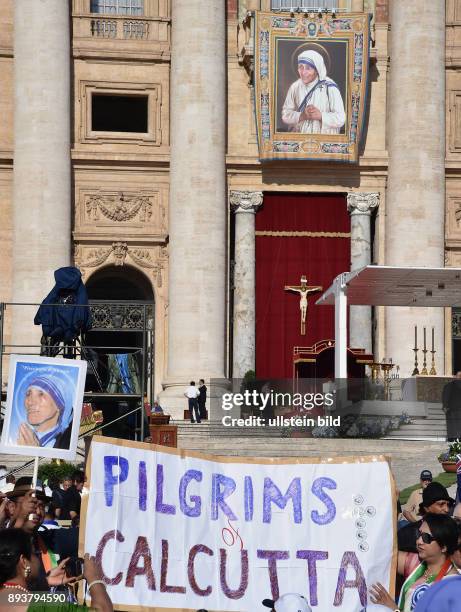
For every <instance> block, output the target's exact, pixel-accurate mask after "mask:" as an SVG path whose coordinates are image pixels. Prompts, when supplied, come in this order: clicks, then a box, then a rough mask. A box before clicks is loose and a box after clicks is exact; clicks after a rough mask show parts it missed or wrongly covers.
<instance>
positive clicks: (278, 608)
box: [262, 593, 312, 612]
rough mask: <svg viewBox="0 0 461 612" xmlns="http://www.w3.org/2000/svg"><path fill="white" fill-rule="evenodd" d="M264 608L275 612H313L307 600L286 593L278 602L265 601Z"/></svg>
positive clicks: (300, 596) (295, 594)
mask: <svg viewBox="0 0 461 612" xmlns="http://www.w3.org/2000/svg"><path fill="white" fill-rule="evenodd" d="M262 604H263V606H266V608H271V609H272V610H275V612H312V608H311V607H310V605H309V604H308V603H307V599H306V598H305V597H303V596H302V595H299V594H298V593H285V595H281V596H280V597H279V598H278V599H277V600H276V601H274V600H273V599H263V602H262Z"/></svg>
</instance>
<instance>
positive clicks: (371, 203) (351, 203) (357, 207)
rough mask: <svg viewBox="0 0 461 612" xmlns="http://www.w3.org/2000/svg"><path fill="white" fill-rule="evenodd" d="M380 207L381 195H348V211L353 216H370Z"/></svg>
mask: <svg viewBox="0 0 461 612" xmlns="http://www.w3.org/2000/svg"><path fill="white" fill-rule="evenodd" d="M378 206H379V193H357V192H353V193H348V194H347V210H348V212H350V213H351V215H370V214H371V211H372V210H373V209H374V208H377V207H378Z"/></svg>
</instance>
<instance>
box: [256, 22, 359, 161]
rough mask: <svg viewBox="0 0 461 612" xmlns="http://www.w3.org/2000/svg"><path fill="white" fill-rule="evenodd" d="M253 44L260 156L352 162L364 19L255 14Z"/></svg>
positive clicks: (356, 137) (355, 151)
mask: <svg viewBox="0 0 461 612" xmlns="http://www.w3.org/2000/svg"><path fill="white" fill-rule="evenodd" d="M254 47H255V106H256V122H257V134H258V144H259V156H260V159H261V160H271V159H320V160H334V161H348V162H356V161H357V159H358V156H359V149H360V141H361V136H362V128H363V121H364V117H365V112H366V99H367V80H368V62H369V57H368V55H369V15H368V14H364V13H347V14H344V15H341V16H340V17H338V18H336V17H333V15H332V14H331V13H326V14H322V15H319V14H317V13H315V14H314V13H312V14H310V15H309V13H306V14H302V13H297V14H296V15H290V13H286V14H283V13H260V12H257V13H256V14H255V45H254Z"/></svg>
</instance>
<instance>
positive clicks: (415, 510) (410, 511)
mask: <svg viewBox="0 0 461 612" xmlns="http://www.w3.org/2000/svg"><path fill="white" fill-rule="evenodd" d="M419 481H420V483H421V488H420V489H416V490H415V491H412V493H411V494H410V497H409V498H408V501H407V503H406V504H405V506H404V507H403V508H402V514H403V516H404V517H405V518H406V519H407V521H408V522H409V523H417V522H418V521H419V519H420V517H419V507H420V505H421V503H422V501H423V491H424V489H425V488H426V487H427V485H428V484H429V483H431V482H432V472H430V471H429V470H423V471H422V472H421V474H420V477H419Z"/></svg>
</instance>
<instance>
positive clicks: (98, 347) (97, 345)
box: [86, 266, 155, 439]
mask: <svg viewBox="0 0 461 612" xmlns="http://www.w3.org/2000/svg"><path fill="white" fill-rule="evenodd" d="M86 288H87V291H88V298H89V301H90V304H91V311H92V319H93V328H92V330H91V331H90V332H89V333H88V334H87V336H86V344H87V346H89V347H92V350H93V351H94V353H93V355H94V354H95V353H96V354H97V358H96V359H97V372H95V371H94V369H93V377H92V378H91V371H92V368H90V369H89V371H90V380H89V385H90V388H91V389H92V391H94V392H95V394H96V393H97V394H98V396H99V398H98V404H99V406H100V409H101V410H102V411H103V414H104V422H105V423H108V422H110V421H112V420H114V418H117V417H119V416H122V415H123V414H125V413H126V412H130V411H131V410H133V409H134V408H135V407H136V406H138V405H139V404H140V403H141V404H142V400H143V396H144V395H145V394H147V396H148V397H149V398H152V395H153V392H152V390H153V388H154V380H153V371H154V370H153V367H152V364H153V355H154V315H155V297H154V293H153V289H152V285H151V282H150V280H149V278H148V277H147V276H146V275H145V274H143V273H142V272H141V271H139V270H137V269H136V268H134V267H132V266H107V267H105V268H101V269H99V270H97V271H96V272H95V273H94V274H92V276H91V277H90V278H89V279H88V281H87V283H86ZM96 374H97V375H96ZM140 414H143V412H142V413H140ZM142 422H143V419H142V417H141V416H138V417H137V418H135V415H133V416H128V417H126V419H122V420H121V421H119V422H118V423H116V424H114V425H113V426H109V427H106V428H105V430H104V433H105V435H109V436H114V437H119V438H131V439H133V438H139V437H140V434H141V430H143V429H144V426H143V425H142ZM144 425H145V424H144Z"/></svg>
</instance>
